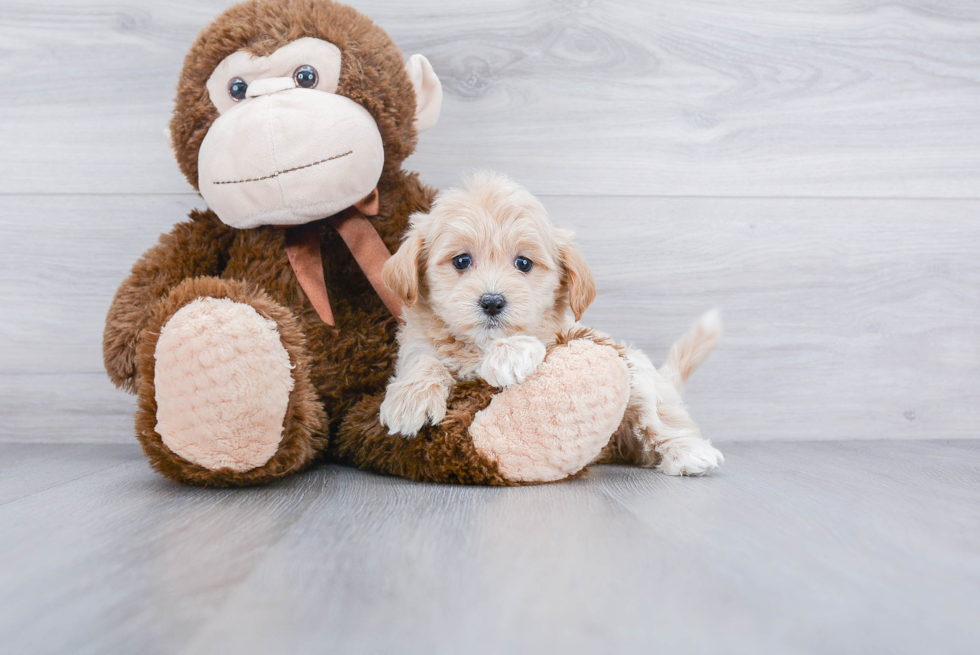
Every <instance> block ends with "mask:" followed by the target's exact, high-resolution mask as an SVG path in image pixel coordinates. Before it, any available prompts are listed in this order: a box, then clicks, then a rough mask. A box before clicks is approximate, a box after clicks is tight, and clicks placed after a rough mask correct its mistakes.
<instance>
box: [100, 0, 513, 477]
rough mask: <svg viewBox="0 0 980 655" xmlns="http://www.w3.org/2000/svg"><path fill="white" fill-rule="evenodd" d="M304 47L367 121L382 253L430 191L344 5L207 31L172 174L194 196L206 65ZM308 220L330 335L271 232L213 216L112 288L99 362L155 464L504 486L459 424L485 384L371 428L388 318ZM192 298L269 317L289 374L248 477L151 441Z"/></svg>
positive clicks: (401, 116) (198, 219) (411, 138)
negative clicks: (167, 343) (161, 360)
mask: <svg viewBox="0 0 980 655" xmlns="http://www.w3.org/2000/svg"><path fill="white" fill-rule="evenodd" d="M304 36H314V37H319V38H322V39H326V40H328V41H330V42H331V43H334V44H335V45H337V46H338V47H339V48H340V50H341V53H342V62H343V63H342V68H341V74H340V84H339V87H338V93H340V94H343V95H345V96H347V97H349V98H351V99H353V100H355V101H356V102H358V103H360V104H361V105H362V106H363V107H365V108H366V109H367V110H368V111H369V112H370V113H371V115H372V116H373V117H374V119H375V121H376V122H377V124H378V127H379V129H380V132H381V135H382V138H383V141H384V149H385V164H384V170H383V172H382V176H381V180H380V182H379V185H378V188H379V191H380V206H381V211H380V215H379V216H377V217H375V218H372V222H373V224H374V225H375V227H376V229H377V230H378V233H379V234H380V235H381V237H382V239H383V240H384V242H385V244H386V245H387V246H388V249H389V250H391V251H394V250H396V249H397V247H398V241H399V237H400V236H401V235H402V233H403V232H404V231H405V229H406V227H407V221H408V217H409V215H410V214H412V213H413V212H426V211H428V210H429V208H430V204H431V202H432V200H433V198H434V195H435V192H434V190H433V189H431V188H429V187H426V186H423V185H422V184H421V183H420V182H419V180H418V178H417V176H416V175H414V174H409V173H405V172H403V171H402V170H401V163H402V161H403V160H404V159H405V158H406V157H408V156H409V155H410V154H411V153H412V151H413V149H414V147H415V141H416V133H415V128H414V125H413V119H414V113H415V92H414V90H413V88H412V85H411V82H410V80H409V79H408V75H407V73H406V72H405V70H404V62H403V60H402V56H401V54H400V53H399V52H398V50H397V48H396V47H395V46H394V44H393V43H392V42H391V40H390V39H389V38H388V36H387V35H386V34H385V33H384V32H383V31H382V30H381V29H380V28H378V27H377V26H375V25H374V24H373V23H372V22H371V21H370V20H369V19H367V18H365V17H364V16H362V15H361V14H359V13H357V12H356V11H355V10H353V9H351V8H350V7H346V6H343V5H338V4H334V3H332V2H329V1H328V0H272V1H260V2H248V3H244V4H241V5H237V6H235V7H232V8H231V9H229V10H227V11H226V12H225V13H224V14H222V15H221V16H219V17H218V18H217V19H216V20H215V21H214V22H213V23H212V24H211V25H210V26H208V27H207V28H205V29H204V31H203V32H201V35H200V36H199V37H198V39H197V40H196V41H195V43H194V45H193V47H192V48H191V50H190V52H189V53H188V55H187V58H186V60H185V62H184V70H183V72H182V73H181V77H180V83H179V85H178V90H177V99H176V108H175V111H174V116H173V120H172V122H171V135H172V141H173V146H174V151H175V154H176V157H177V160H178V163H179V165H180V168H181V170H182V171H183V173H184V174H185V175H186V176H187V179H188V180H189V181H190V183H191V184H192V185H194V186H195V188H196V187H197V174H198V171H197V158H198V149H199V148H200V145H201V142H202V141H203V139H204V136H205V134H206V133H207V131H208V128H209V127H210V125H211V123H212V122H213V121H214V120H215V118H216V117H217V115H218V114H217V110H216V109H215V107H214V106H213V105H212V104H211V101H210V99H209V96H208V93H207V90H206V86H205V83H206V81H207V79H208V77H209V76H210V75H211V72H212V70H213V69H214V67H215V66H216V65H217V64H218V63H219V62H220V61H221V60H222V59H224V58H225V57H227V56H228V55H230V54H232V53H233V52H235V51H237V50H239V49H242V48H245V49H246V50H248V51H250V52H252V53H253V54H255V55H260V56H262V55H268V54H270V53H272V52H274V51H275V50H276V49H278V48H279V47H281V46H283V45H285V44H287V43H289V42H291V41H293V40H295V39H298V38H301V37H304ZM319 225H320V233H321V252H322V257H323V263H324V277H325V281H326V286H327V288H328V289H329V294H330V301H331V305H332V307H333V313H334V317H335V320H336V325H335V326H333V327H332V326H329V325H326V324H325V323H323V322H322V321H321V320H320V318H319V317H318V315H317V313H316V311H315V310H314V309H313V307H312V305H311V304H310V303H309V301H308V300H307V298H306V296H305V294H304V293H303V291H302V289H301V287H300V285H299V283H298V282H297V280H296V277H295V275H294V274H293V271H292V269H291V267H290V265H289V261H288V257H287V255H286V251H285V248H284V234H283V231H282V230H279V229H276V228H273V227H259V228H255V229H248V230H235V229H232V228H229V227H227V226H225V225H224V224H222V223H221V222H220V221H219V220H218V219H217V217H216V216H215V215H214V214H213V213H212V212H211V211H195V212H192V213H191V215H190V220H188V221H186V222H183V223H179V224H177V225H176V226H175V227H174V228H173V230H172V231H171V232H170V233H169V234H166V235H164V236H163V237H161V239H160V242H159V243H158V244H157V245H156V246H154V247H153V248H151V249H150V250H149V251H148V252H147V253H146V254H145V255H144V256H143V257H142V258H141V259H140V260H139V261H138V262H137V263H136V264H135V266H134V267H133V270H132V274H131V275H130V276H129V277H128V278H127V279H126V280H125V281H124V282H123V284H122V285H121V286H120V288H119V290H118V292H117V293H116V297H115V299H114V301H113V303H112V307H111V308H110V310H109V314H108V317H107V319H106V327H105V334H104V341H103V353H104V357H105V366H106V370H107V371H108V373H109V376H110V378H111V379H112V381H113V382H114V383H115V384H116V385H118V386H120V387H122V388H124V389H126V390H129V391H132V392H136V393H137V394H138V407H139V409H138V412H137V416H136V431H137V435H138V437H139V439H140V442H141V443H142V445H143V449H144V451H145V452H146V454H147V456H148V457H149V458H150V461H151V463H152V465H153V466H154V468H156V469H157V470H158V471H160V472H161V473H162V474H164V475H166V476H167V477H169V478H171V479H173V480H176V481H179V482H184V483H188V484H199V485H210V486H240V485H248V484H256V483H260V482H265V481H268V480H271V479H274V478H277V477H281V476H283V475H286V474H288V473H291V472H294V471H298V470H300V469H302V468H304V467H305V466H308V465H309V464H310V463H311V462H313V461H314V459H315V458H316V456H317V455H318V454H319V453H322V452H329V453H332V455H333V456H335V457H337V458H339V459H341V460H342V461H346V462H349V463H351V464H353V465H355V466H359V467H362V468H365V469H370V470H375V471H381V472H385V473H390V474H394V475H401V476H404V477H407V478H411V479H414V480H427V481H438V482H455V483H466V484H491V485H506V484H509V483H508V482H507V481H506V480H505V479H504V478H503V477H502V476H501V475H500V473H499V472H498V471H497V468H496V466H495V465H494V464H493V463H492V462H490V461H487V460H486V459H485V458H483V457H481V456H480V455H479V454H478V453H477V451H476V450H475V449H474V447H473V445H472V443H471V441H470V439H469V437H468V435H467V428H468V426H469V425H470V422H471V421H472V419H473V415H474V414H475V413H476V412H477V411H479V410H480V409H482V408H483V407H485V406H486V405H487V404H488V403H489V402H490V397H491V395H492V390H491V388H490V387H489V386H487V385H485V384H482V383H479V384H477V383H472V384H466V385H460V386H459V387H458V388H457V389H456V392H455V394H454V396H453V398H452V400H451V404H450V413H449V417H448V418H447V419H446V421H444V422H443V424H442V425H440V426H437V427H434V428H433V427H429V428H426V430H425V431H424V432H423V433H422V434H421V435H420V436H419V437H418V438H417V439H414V440H406V439H405V438H403V437H401V436H397V435H395V436H392V435H388V434H387V431H386V430H384V429H383V428H381V427H380V425H379V424H378V419H377V410H378V405H379V404H380V402H381V397H380V395H378V394H379V393H380V392H381V391H382V390H383V389H384V388H385V385H386V383H387V381H388V378H389V377H390V376H391V374H392V369H393V362H394V359H395V344H394V336H395V320H394V319H393V318H392V317H391V315H390V314H389V312H388V310H387V309H386V308H385V306H384V305H383V304H382V302H381V300H380V299H379V298H378V296H377V294H376V293H375V292H374V290H373V289H372V288H371V286H370V284H369V283H368V281H367V279H366V277H365V276H364V274H363V272H362V271H361V270H360V268H359V267H358V266H357V264H356V262H355V261H354V258H353V256H352V255H351V253H350V251H349V250H348V249H347V247H346V246H345V245H344V243H343V241H342V240H341V238H340V237H339V235H338V234H337V233H336V231H335V230H334V229H333V228H331V227H330V226H329V225H328V224H327V223H326V222H325V221H321V222H320V224H319ZM198 297H215V298H230V299H232V300H235V301H237V302H243V303H248V304H249V305H251V306H252V307H254V308H255V310H256V311H257V312H258V313H259V314H260V315H261V316H263V317H265V318H268V319H270V320H273V321H275V322H276V324H277V326H278V329H279V334H280V337H281V341H282V344H283V346H284V348H285V349H286V351H287V352H288V354H289V357H290V360H291V362H292V364H293V365H294V366H295V367H296V368H295V369H294V376H295V382H296V384H295V387H294V389H293V391H292V393H291V395H290V401H289V406H288V410H287V412H286V418H285V421H284V426H283V428H284V432H283V434H284V436H283V441H282V443H281V446H280V449H279V451H278V452H277V453H276V454H275V455H274V456H273V457H272V459H271V460H270V461H269V462H268V463H267V464H265V465H264V466H262V467H260V468H258V469H255V470H252V471H248V472H246V473H234V472H231V471H229V470H218V471H211V470H207V469H205V468H203V467H201V466H198V465H196V464H193V463H191V462H189V461H186V460H184V459H183V458H181V457H179V456H177V455H176V454H174V453H173V452H171V451H170V450H169V449H168V448H167V447H166V446H165V445H164V444H163V442H162V440H161V437H160V435H159V434H157V432H156V431H155V427H156V398H155V388H154V365H155V362H154V355H155V348H156V343H157V340H158V338H159V335H160V330H161V329H162V327H163V326H164V325H165V324H166V322H167V320H168V319H169V318H170V317H171V316H173V314H174V313H175V312H176V311H177V310H178V309H180V307H182V306H184V305H186V304H187V303H188V302H191V301H193V300H194V299H195V298H198ZM345 417H347V420H346V421H345V422H344V423H343V425H342V426H341V422H342V421H344V418H345ZM331 435H333V436H332V438H331ZM328 441H329V442H330V444H329V446H330V447H329V450H327V444H328Z"/></svg>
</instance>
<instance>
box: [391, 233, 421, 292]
mask: <svg viewBox="0 0 980 655" xmlns="http://www.w3.org/2000/svg"><path fill="white" fill-rule="evenodd" d="M421 256H422V234H421V232H419V229H418V228H417V227H412V228H410V229H409V230H408V233H407V234H406V235H405V239H404V241H402V245H401V246H400V247H399V248H398V252H396V253H395V254H394V255H392V256H391V259H389V260H388V261H386V262H385V265H384V268H382V269H381V279H382V280H383V281H384V283H385V286H386V287H388V288H389V289H391V290H392V291H393V292H394V293H396V294H397V295H398V297H399V298H401V299H402V301H403V302H404V303H405V306H406V307H411V306H413V305H414V304H415V303H416V302H418V299H419V263H420V262H419V260H420V258H421Z"/></svg>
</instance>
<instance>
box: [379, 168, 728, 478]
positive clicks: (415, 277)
mask: <svg viewBox="0 0 980 655" xmlns="http://www.w3.org/2000/svg"><path fill="white" fill-rule="evenodd" d="M571 237H572V235H571V233H570V232H568V231H565V230H559V229H556V228H555V227H554V225H552V223H551V221H550V220H549V218H548V215H547V212H546V211H545V209H544V207H543V206H542V205H541V203H540V202H538V200H537V199H536V198H534V196H532V195H531V194H530V193H528V192H527V191H526V190H525V189H524V188H522V187H521V186H519V185H518V184H516V183H515V182H513V181H511V180H510V179H509V178H506V177H504V176H502V175H497V174H493V173H478V174H476V175H474V176H473V177H472V178H471V179H470V180H469V181H468V182H467V184H466V185H465V186H464V187H463V188H457V189H450V190H448V191H445V192H444V193H442V194H440V195H439V197H438V198H437V200H436V202H435V203H434V204H433V207H432V210H431V211H430V212H429V213H428V214H414V215H413V216H412V217H411V224H410V227H409V230H408V232H407V234H406V235H405V240H404V242H403V243H402V245H401V247H400V248H399V250H398V252H397V253H396V254H395V255H394V256H393V257H392V258H391V259H390V260H388V262H387V263H386V264H385V267H384V271H383V277H384V281H385V284H387V285H388V287H389V288H391V290H392V291H394V292H395V293H397V294H398V295H399V296H400V297H401V298H402V300H403V301H404V303H405V308H404V314H403V318H404V321H405V323H404V325H403V326H401V328H400V329H399V332H398V343H399V346H400V348H399V352H398V360H397V362H396V365H395V375H394V377H392V379H391V381H390V383H389V385H388V390H387V393H386V396H385V400H384V402H383V403H382V405H381V416H380V418H381V422H382V424H383V425H385V426H386V427H387V428H388V429H389V432H390V433H391V434H402V435H404V436H405V437H413V436H415V435H416V434H417V433H418V431H419V430H420V429H421V428H422V427H423V426H424V425H425V424H426V422H431V423H432V424H438V423H439V422H440V421H442V419H443V418H444V417H445V415H446V401H447V399H448V397H449V394H450V391H451V390H452V387H453V385H454V384H455V382H456V381H457V380H471V379H475V378H483V379H484V380H486V381H487V382H488V383H489V384H491V385H493V386H496V387H507V386H510V385H513V384H519V383H521V382H523V381H524V380H525V379H527V377H528V376H529V375H531V374H532V373H533V372H534V370H535V369H536V368H537V366H538V365H539V364H540V363H541V362H542V361H543V360H544V357H545V354H546V352H547V349H548V347H549V346H552V345H554V344H555V343H556V341H557V340H558V339H559V338H560V337H562V335H565V334H567V333H568V332H569V331H572V330H575V331H578V332H588V333H589V336H590V337H591V338H593V339H595V340H598V341H602V342H605V343H610V344H611V345H614V346H615V347H617V348H618V349H619V351H620V353H621V354H622V356H623V357H624V359H625V360H626V362H627V366H628V367H629V370H630V380H631V382H630V388H631V396H630V401H629V405H628V406H627V411H626V418H625V419H624V425H623V426H622V427H621V428H620V430H619V432H618V433H617V435H616V436H615V437H614V439H613V441H612V442H611V448H610V449H607V450H613V451H615V452H614V453H611V452H607V453H606V455H605V457H604V458H603V459H619V460H626V461H630V462H633V463H636V464H640V465H644V466H658V467H659V468H660V469H661V470H662V471H664V472H665V473H669V474H672V475H700V474H703V473H706V472H707V471H710V470H711V469H713V468H715V467H717V466H718V465H719V464H721V462H722V461H723V459H724V458H723V457H722V455H721V453H720V452H718V451H717V450H715V449H714V448H713V447H712V446H711V445H710V444H709V443H708V441H707V440H705V439H703V438H701V436H700V434H699V432H698V429H697V426H696V425H695V424H694V422H693V421H692V420H691V419H690V417H689V416H688V414H687V411H686V409H685V408H684V404H683V401H682V400H681V395H680V391H681V389H682V387H683V382H684V380H686V379H687V376H688V375H689V374H690V373H691V372H692V371H693V370H694V368H696V367H697V365H698V364H700V362H701V361H703V359H704V357H706V356H707V354H708V353H709V352H710V351H711V348H712V347H713V346H714V344H715V342H716V341H717V339H718V337H719V336H720V321H718V319H717V317H716V316H706V317H705V318H703V319H702V321H701V322H700V323H699V324H698V326H696V328H695V329H694V330H693V331H692V332H691V333H690V334H689V335H687V336H686V337H685V338H684V339H682V340H681V341H679V342H678V343H677V344H675V347H674V349H672V351H671V356H670V358H668V362H667V364H665V366H664V368H663V369H661V370H660V371H658V370H657V369H656V368H655V367H654V366H653V364H651V363H650V360H649V359H647V357H646V356H645V355H644V354H643V353H642V352H640V351H639V350H636V349H634V348H631V347H628V346H625V345H622V344H613V343H612V342H610V341H609V340H608V338H606V337H604V336H602V335H598V334H596V333H595V332H592V331H590V330H588V329H587V328H582V327H581V326H577V325H576V323H575V321H578V320H579V319H581V317H582V313H583V312H584V311H585V310H586V308H587V307H588V306H589V305H590V304H591V303H592V300H593V299H594V298H595V283H594V281H593V278H592V274H591V272H590V271H589V268H588V266H587V265H586V263H585V260H584V259H583V258H582V255H581V253H580V252H579V250H578V248H577V247H576V246H575V244H574V243H573V241H572V238H571ZM569 309H571V313H572V314H574V319H573V318H572V316H571V315H569V311H568V310H569Z"/></svg>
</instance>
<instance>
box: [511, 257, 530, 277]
mask: <svg viewBox="0 0 980 655" xmlns="http://www.w3.org/2000/svg"><path fill="white" fill-rule="evenodd" d="M532 266H534V262H532V261H531V260H530V259H528V258H527V257H518V258H517V259H515V260H514V268H516V269H517V270H519V271H520V272H521V273H527V272H528V271H530V270H531V267H532Z"/></svg>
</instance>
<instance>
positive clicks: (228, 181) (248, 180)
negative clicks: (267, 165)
mask: <svg viewBox="0 0 980 655" xmlns="http://www.w3.org/2000/svg"><path fill="white" fill-rule="evenodd" d="M353 152H354V151H353V150H348V151H347V152H345V153H343V154H342V155H334V156H333V157H327V158H326V159H321V160H320V161H315V162H313V163H312V164H304V165H303V166H297V167H295V168H287V169H286V170H284V171H276V172H275V173H272V174H271V175H265V176H263V177H250V178H249V179H247V180H226V181H223V182H212V184H242V183H243V182H259V181H260V180H268V179H270V178H273V177H279V176H280V175H285V174H286V173H292V172H293V171H301V170H303V169H304V168H310V167H312V166H318V165H320V164H323V163H326V162H328V161H333V160H334V159H340V158H341V157H346V156H347V155H350V154H353Z"/></svg>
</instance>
